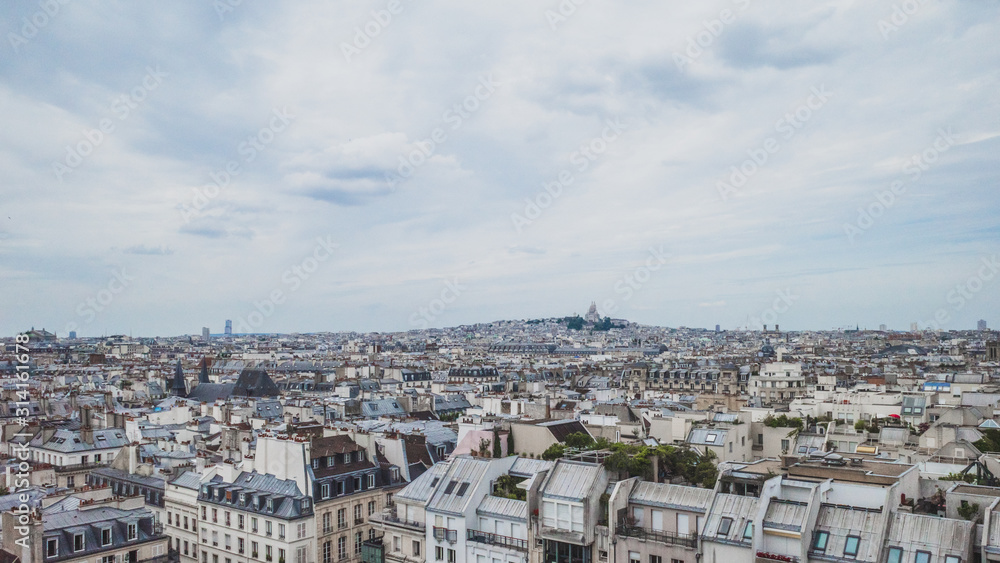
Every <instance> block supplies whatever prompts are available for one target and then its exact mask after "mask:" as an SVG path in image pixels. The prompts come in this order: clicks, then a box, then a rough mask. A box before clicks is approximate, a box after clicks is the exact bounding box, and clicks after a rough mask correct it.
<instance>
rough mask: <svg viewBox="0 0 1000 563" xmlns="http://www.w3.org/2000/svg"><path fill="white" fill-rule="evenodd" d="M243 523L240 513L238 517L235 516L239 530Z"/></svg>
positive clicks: (243, 519)
mask: <svg viewBox="0 0 1000 563" xmlns="http://www.w3.org/2000/svg"><path fill="white" fill-rule="evenodd" d="M244 523H245V518H244V516H243V515H242V514H240V515H239V517H237V518H236V524H237V525H238V526H239V529H241V530H242V529H243V525H244Z"/></svg>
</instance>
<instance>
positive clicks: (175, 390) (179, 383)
mask: <svg viewBox="0 0 1000 563" xmlns="http://www.w3.org/2000/svg"><path fill="white" fill-rule="evenodd" d="M170 394H171V395H173V396H175V397H187V386H186V385H185V384H184V368H182V367H181V361H180V360H177V367H175V368H174V382H173V384H171V385H170Z"/></svg>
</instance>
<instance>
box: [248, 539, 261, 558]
mask: <svg viewBox="0 0 1000 563" xmlns="http://www.w3.org/2000/svg"><path fill="white" fill-rule="evenodd" d="M258 553H259V551H257V542H255V541H252V542H250V557H253V558H254V559H257V554H258Z"/></svg>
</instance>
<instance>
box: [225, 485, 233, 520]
mask: <svg viewBox="0 0 1000 563" xmlns="http://www.w3.org/2000/svg"><path fill="white" fill-rule="evenodd" d="M227 494H228V493H227ZM231 516H232V515H231V514H230V513H229V511H228V510H227V511H226V526H232V525H233V521H232V518H231Z"/></svg>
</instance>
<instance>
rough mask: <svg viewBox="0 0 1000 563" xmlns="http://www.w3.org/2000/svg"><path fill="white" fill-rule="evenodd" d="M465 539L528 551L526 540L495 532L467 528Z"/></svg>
mask: <svg viewBox="0 0 1000 563" xmlns="http://www.w3.org/2000/svg"><path fill="white" fill-rule="evenodd" d="M466 539H468V540H469V541H474V542H479V543H485V544H489V545H499V546H501V547H509V548H511V549H516V550H518V551H523V552H525V553H527V551H528V540H522V539H518V538H512V537H509V536H500V535H497V534H491V533H489V532H481V531H479V530H468V532H467V534H466Z"/></svg>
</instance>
